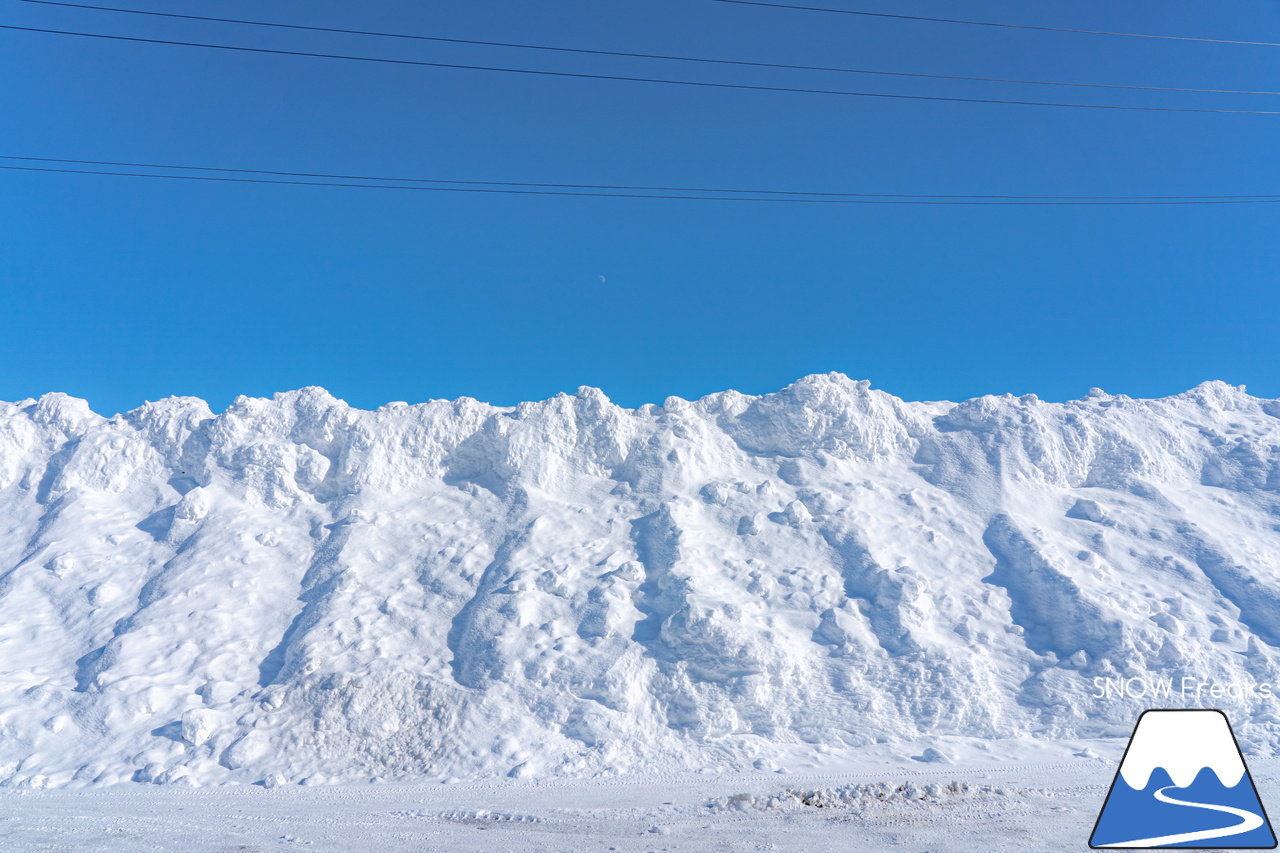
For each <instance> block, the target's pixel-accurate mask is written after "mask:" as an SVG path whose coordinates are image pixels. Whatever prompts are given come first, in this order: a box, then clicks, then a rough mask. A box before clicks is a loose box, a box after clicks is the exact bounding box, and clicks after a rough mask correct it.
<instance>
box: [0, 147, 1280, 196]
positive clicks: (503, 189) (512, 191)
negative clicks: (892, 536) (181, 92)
mask: <svg viewBox="0 0 1280 853" xmlns="http://www.w3.org/2000/svg"><path fill="white" fill-rule="evenodd" d="M18 159H30V160H36V159H37V158H18ZM58 162H89V163H92V162H94V161H58ZM150 168H207V167H162V166H156V167H150ZM0 169H4V170H10V171H20V172H52V173H57V174H67V175H104V176H110V177H121V178H161V179H167V180H187V181H206V182H218V183H246V184H272V185H280V186H306V187H347V188H352V189H389V190H417V191H421V192H460V193H486V194H505V195H539V196H574V197H583V198H632V199H634V198H648V199H660V200H663V199H665V200H679V201H737V202H779V203H790V204H914V205H969V206H992V205H996V206H1019V205H1023V206H1086V207H1087V206H1117V205H1199V204H1280V196H1207V197H1197V196H1164V197H1160V196H1149V197H1142V196H1134V197H1115V196H1112V197H1107V196H1099V197H1092V198H1090V197H1087V196H1085V197H1074V198H1073V197H1069V196H1066V197H1053V196H876V197H857V198H849V197H841V198H814V197H801V198H796V197H786V198H779V197H778V196H777V195H773V196H768V197H759V196H746V195H735V196H725V195H691V194H681V195H667V194H654V193H647V192H646V193H638V192H625V193H624V192H616V191H613V190H612V189H611V188H608V187H604V186H599V187H596V186H591V185H577V186H581V187H583V189H581V190H570V189H565V190H553V189H518V188H516V187H540V186H574V185H554V184H552V185H545V184H517V185H502V186H454V187H447V186H414V185H407V184H403V183H376V184H370V183H350V182H348V181H341V180H334V181H311V180H283V179H280V178H246V177H230V176H227V175H171V174H157V173H151V172H119V171H105V170H99V169H59V168H52V167H48V166H15V165H6V164H0ZM218 171H228V172H249V171H250V170H232V169H226V170H218ZM252 173H253V174H276V173H270V172H267V173H261V172H252ZM282 174H301V173H282ZM321 177H324V176H321ZM335 177H337V176H335ZM363 180H380V181H381V180H386V181H391V180H398V179H390V178H388V179H363ZM588 189H599V190H604V191H601V192H590V191H587V190H588ZM641 189H643V188H641ZM655 189H657V188H655ZM673 191H678V192H685V191H679V190H673ZM687 192H689V193H701V192H720V193H723V192H751V191H749V190H707V191H703V190H688V191H687ZM815 195H816V194H815ZM850 195H852V194H850Z"/></svg>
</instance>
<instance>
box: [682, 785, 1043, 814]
mask: <svg viewBox="0 0 1280 853" xmlns="http://www.w3.org/2000/svg"><path fill="white" fill-rule="evenodd" d="M1028 793H1029V792H1028V791H1025V790H1012V789H1009V788H1007V787H1002V786H998V785H980V784H977V783H970V782H957V781H954V780H953V781H951V782H949V783H947V784H943V783H941V782H926V783H923V784H920V785H917V784H916V783H915V782H912V781H910V780H908V781H907V782H904V783H902V784H898V785H895V784H892V783H889V782H876V783H872V784H868V785H842V786H840V787H837V788H813V789H809V788H788V789H786V790H785V791H780V792H778V793H777V794H772V795H769V796H759V795H757V794H749V793H744V794H734V795H732V796H728V797H717V798H715V799H713V800H711V802H709V803H707V808H708V809H710V810H711V811H713V812H723V811H733V810H737V811H748V810H757V811H776V810H779V809H783V810H787V809H790V810H794V809H806V808H807V809H841V808H843V809H860V808H861V809H865V808H866V807H867V806H879V805H907V804H912V805H915V804H922V805H930V806H935V805H941V804H945V803H952V802H957V801H962V800H973V799H984V798H991V797H1025V796H1026V795H1027V794H1028ZM1035 793H1038V794H1042V795H1043V794H1044V793H1046V792H1044V791H1037V792H1035Z"/></svg>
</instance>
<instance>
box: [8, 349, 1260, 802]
mask: <svg viewBox="0 0 1280 853" xmlns="http://www.w3.org/2000/svg"><path fill="white" fill-rule="evenodd" d="M1278 566H1280V401H1268V400H1261V399H1257V398H1254V397H1251V396H1249V395H1248V394H1247V393H1246V392H1245V390H1244V389H1243V388H1240V387H1232V386H1229V385H1226V384H1224V383H1220V382H1209V383H1205V384H1204V385H1201V386H1198V387H1197V388H1194V389H1192V390H1190V391H1188V392H1186V393H1184V394H1179V395H1176V396H1173V397H1169V398H1166V399H1161V400H1135V399H1130V398H1127V397H1124V396H1109V395H1106V394H1103V393H1101V392H1096V393H1091V394H1090V395H1089V396H1088V397H1085V398H1084V399H1081V400H1077V401H1071V402H1067V403H1061V404H1056V403H1046V402H1043V401H1040V400H1038V399H1036V398H1035V397H1034V396H1026V397H1016V398H1015V397H1011V396H1005V397H983V398H979V399H975V400H969V401H967V402H963V403H959V404H955V403H908V402H904V401H902V400H899V399H898V398H896V397H893V396H892V395H889V394H887V393H884V392H881V391H878V390H873V389H871V388H870V386H869V384H868V383H866V382H855V381H852V380H849V379H848V378H846V377H844V376H841V375H838V374H830V375H821V376H810V377H806V378H804V379H802V380H800V381H799V382H797V383H795V384H794V385H792V386H790V387H788V388H786V389H783V390H782V391H780V392H778V393H776V394H770V395H765V396H762V397H750V396H745V395H742V394H738V393H736V392H732V391H727V392H723V393H720V394H714V395H711V396H709V397H706V398H703V399H701V400H697V401H685V400H681V399H678V398H670V399H668V400H667V401H665V402H664V404H663V405H662V406H652V405H649V406H643V407H641V408H639V409H636V410H628V409H624V408H620V407H617V406H615V405H613V404H612V403H610V402H609V401H608V400H607V399H606V398H605V396H604V395H603V394H602V393H601V392H600V391H598V390H595V389H590V388H583V389H581V390H580V391H579V392H578V393H577V394H576V395H572V396H568V395H560V396H558V397H556V398H553V399H550V400H546V401H542V402H536V403H524V404H521V405H519V406H516V407H514V408H499V407H494V406H489V405H485V404H483V403H479V402H476V401H475V400H470V399H466V398H463V399H459V400H456V401H442V400H437V401H432V402H429V403H425V404H421V405H413V406H408V405H403V404H393V405H389V406H386V407H383V408H381V409H378V410H376V411H361V410H357V409H353V408H351V407H349V406H347V405H345V404H344V403H342V402H341V401H339V400H335V399H334V398H332V397H331V396H330V395H328V394H327V393H326V392H324V391H323V390H321V389H318V388H305V389H302V390H300V391H295V392H290V393H284V394H277V395H276V396H275V397H274V398H272V399H269V400H268V399H250V398H240V399H238V400H237V401H236V402H235V403H234V404H233V405H232V406H231V407H230V408H229V409H227V411H225V412H223V413H221V414H218V415H214V414H213V413H212V412H210V411H209V409H208V407H207V406H206V405H205V404H204V403H203V402H202V401H199V400H195V399H190V398H171V399H168V400H163V401H160V402H156V403H149V404H147V405H145V406H143V407H141V408H139V409H137V410H135V411H132V412H129V413H127V414H123V415H117V416H115V417H112V418H104V417H100V416H98V415H96V414H94V413H92V412H91V411H90V410H89V408H88V406H87V404H85V402H84V401H81V400H76V399H73V398H70V397H67V396H65V395H61V394H49V395H46V396H44V397H42V398H40V399H39V400H25V401H21V402H17V403H0V785H4V786H10V787H19V788H24V789H29V788H38V787H68V786H70V787H81V786H101V785H110V784H113V783H117V782H125V781H129V780H135V781H140V782H156V783H161V784H169V785H175V786H208V785H224V784H235V783H241V784H248V783H261V784H263V785H267V786H275V785H285V786H289V785H294V784H303V785H318V784H328V783H338V782H368V781H370V780H380V781H401V782H411V781H431V782H438V781H443V780H448V779H464V780H465V779H489V780H494V779H505V778H507V777H510V778H511V779H512V780H514V781H517V782H518V781H521V780H525V781H528V780H546V779H569V778H574V777H617V776H625V775H626V774H628V773H635V772H641V771H643V772H646V773H657V774H664V773H677V772H683V771H689V772H697V771H706V772H712V773H731V772H738V771H742V772H762V771H756V770H753V769H752V768H753V767H761V768H778V769H794V768H796V767H798V766H801V765H809V766H814V767H820V766H822V765H823V762H825V761H829V760H834V758H833V756H836V755H839V754H843V753H842V751H844V750H855V751H857V750H863V749H867V748H878V747H877V746H876V745H880V746H882V747H884V748H889V747H892V746H894V745H902V746H901V749H902V750H903V751H902V752H901V758H902V759H903V760H904V761H905V762H907V763H908V764H910V765H914V766H915V767H917V768H922V769H925V768H937V771H938V772H942V771H943V770H950V767H951V765H945V764H936V763H926V762H928V761H937V758H934V756H940V757H942V758H943V759H944V760H947V759H954V758H956V757H957V756H959V755H961V754H962V753H963V752H964V751H965V750H967V749H973V748H977V747H975V746H974V744H982V745H988V746H989V745H990V744H991V743H993V742H996V741H1002V740H1006V739H1018V738H1033V739H1038V740H1041V741H1052V740H1060V739H1071V738H1076V739H1096V738H1114V737H1125V736H1127V735H1128V733H1129V731H1130V730H1131V729H1132V726H1133V722H1134V720H1135V719H1136V718H1137V716H1138V713H1139V712H1140V711H1141V710H1143V709H1145V708H1147V707H1150V706H1151V705H1152V704H1153V702H1152V700H1151V699H1150V698H1140V697H1124V696H1109V697H1098V696H1096V695H1095V692H1096V690H1097V688H1096V686H1095V679H1105V678H1111V679H1121V678H1123V679H1131V678H1147V679H1160V678H1171V679H1173V680H1174V682H1175V689H1176V684H1177V683H1179V681H1178V680H1179V679H1181V678H1183V677H1190V678H1193V679H1195V680H1197V682H1199V683H1205V684H1208V683H1213V684H1237V685H1240V684H1250V685H1253V684H1264V683H1271V684H1275V683H1280V677H1278V669H1277V645H1280V569H1278ZM1154 704H1158V705H1161V706H1165V707H1179V706H1184V705H1185V706H1188V707H1221V708H1223V709H1224V710H1226V711H1228V712H1229V714H1230V716H1231V720H1232V723H1233V724H1234V726H1235V730H1236V733H1237V735H1238V736H1239V737H1240V739H1241V742H1242V745H1244V746H1245V747H1246V748H1247V749H1250V750H1253V751H1255V752H1256V751H1260V750H1261V751H1270V750H1274V749H1275V748H1276V747H1277V746H1278V745H1280V727H1278V726H1277V722H1278V719H1280V718H1277V715H1276V704H1275V699H1274V698H1272V697H1268V696H1259V695H1257V694H1253V693H1248V692H1246V693H1243V694H1240V693H1239V692H1238V693H1237V695H1235V696H1231V695H1224V696H1215V697H1213V698H1212V699H1211V698H1210V695H1209V694H1208V693H1207V692H1206V693H1205V694H1204V695H1203V696H1196V695H1190V696H1187V697H1183V696H1180V695H1178V694H1176V693H1175V694H1174V695H1173V696H1172V697H1170V698H1168V699H1162V700H1161V701H1160V702H1158V703H1154ZM931 749H932V750H933V751H932V752H930V751H929V750H931ZM996 751H998V749H997V750H996ZM912 756H920V757H922V758H925V760H924V761H914V762H913V761H911V757H912ZM777 778H782V777H781V776H779V777H777ZM775 787H778V786H775Z"/></svg>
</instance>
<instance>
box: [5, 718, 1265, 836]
mask: <svg viewBox="0 0 1280 853" xmlns="http://www.w3.org/2000/svg"><path fill="white" fill-rule="evenodd" d="M1123 745H1124V740H1123V739H1119V740H1113V739H1109V740H1106V741H1101V742H1094V743H1092V744H1083V743H1081V742H1075V743H1071V744H1065V743H1058V744H1035V743H1026V742H1018V743H1004V744H997V745H995V746H998V747H999V752H1000V755H999V756H996V755H992V754H987V755H983V756H975V757H971V758H961V759H958V760H957V761H956V762H955V763H954V764H952V765H948V766H946V767H945V768H940V767H935V766H925V765H922V764H920V763H919V762H914V761H912V760H911V759H910V758H909V757H904V752H907V751H910V750H901V749H891V748H886V747H871V748H867V749H865V750H860V751H858V752H857V754H856V755H838V756H830V757H829V762H828V766H826V767H825V768H823V769H821V770H819V771H815V769H814V768H799V769H798V770H797V771H795V772H791V773H786V774H780V773H776V772H759V771H752V772H738V773H726V774H694V773H678V774H672V775H665V774H632V775H627V776H624V777H620V778H616V779H612V780H607V781H602V780H589V779H578V780H573V779H559V780H543V781H538V780H513V779H502V780H489V781H484V782H465V783H463V782H459V783H455V784H448V785H443V784H434V785H395V784H387V785H358V786H357V785H340V786H324V787H303V786H286V787H279V788H274V789H264V788H262V787H261V786H253V785H246V786H222V787H216V788H201V789H191V788H183V787H177V786H164V787H159V788H157V787H155V786H143V785H124V786H115V787H110V788H87V789H81V790H73V789H59V790H35V791H32V790H23V791H8V792H0V849H3V850H15V851H17V850H22V851H36V850H40V851H91V850H92V851H108V853H110V851H153V850H154V851H174V853H205V851H208V853H214V851H217V853H222V851H237V850H246V851H264V850H273V851H274V850H314V851H317V853H319V851H334V853H349V851H353V850H378V851H385V853H395V851H406V853H408V851H458V853H466V851H477V853H478V851H493V850H502V851H610V850H614V851H620V853H641V851H654V853H658V851H672V853H674V851H689V853H694V851H756V850H804V851H826V850H831V851H849V850H858V851H868V853H878V851H902V850H906V851H916V853H920V851H928V852H929V853H960V851H964V853H973V851H983V853H1002V852H1003V851H1008V853H1026V851H1028V850H1045V851H1049V850H1082V849H1086V846H1087V844H1088V839H1089V834H1090V832H1091V831H1092V829H1093V823H1094V820H1095V818H1096V817H1097V813H1098V810H1099V809H1100V808H1101V806H1102V801H1103V799H1104V797H1105V796H1106V790H1107V786H1108V785H1109V784H1110V783H1111V779H1112V776H1113V775H1114V774H1115V771H1116V764H1117V762H1118V760H1119V756H1120V752H1121V751H1122V749H1123ZM1086 748H1087V749H1090V750H1091V751H1092V752H1093V753H1095V754H1096V755H1097V757H1093V758H1089V757H1080V756H1079V755H1077V754H1076V753H1080V752H1082V751H1083V750H1084V749H1086ZM1251 770H1252V772H1253V775H1254V778H1255V779H1256V780H1257V781H1258V782H1259V789H1260V791H1261V793H1262V796H1263V798H1264V799H1266V798H1268V797H1270V798H1271V799H1273V800H1274V799H1276V797H1277V795H1280V761H1277V760H1275V759H1256V760H1255V761H1254V762H1252V767H1251Z"/></svg>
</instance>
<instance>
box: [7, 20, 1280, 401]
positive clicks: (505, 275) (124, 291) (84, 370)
mask: <svg viewBox="0 0 1280 853" xmlns="http://www.w3.org/2000/svg"><path fill="white" fill-rule="evenodd" d="M88 1H89V2H92V0H88ZM133 2H134V0H116V3H118V4H121V5H127V4H132V3H133ZM137 3H138V4H139V5H136V6H132V7H133V8H151V9H163V10H165V11H179V12H189V13H193V14H205V15H219V16H232V17H248V18H256V19H265V20H274V21H282V22H289V23H303V24H315V25H321V26H331V27H343V28H356V29H377V30H390V31H396V32H405V33H417V34H424V35H435V36H447V37H455V38H463V39H482V40H496V41H518V42H526V43H535V44H547V45H558V46H568V47H582V48H595V49H604V50H622V51H634V52H646V53H650V52H651V53H672V54H680V55H688V56H704V57H717V58H729V59H747V60H756V61H767V62H780V63H793V64H806V65H836V66H853V67H862V68H872V69H884V70H895V71H912V72H924V73H934V74H958V75H977V76H995V77H1015V78H1034V79H1045V80H1063V81H1078V82H1097V83H1122V84H1131V85H1144V86H1176V87H1196V88H1226V89H1280V47H1258V46H1242V45H1228V44H1205V43H1196V42H1181V41H1160V40H1143V39H1133V38H1119V37H1113V36H1088V35H1077V34H1068V33H1055V32H1038V31H1029V30H1015V29H1001V28H993V27H970V26H959V25H951V24H940V23H923V22H911V21H902V20H889V19H874V18H866V17H855V16H845V15H828V14H819V13H802V12H793V11H783V10H777V9H765V8H753V7H748V6H743V5H730V4H727V3H718V2H713V0H644V2H636V1H635V0H632V2H603V3H602V2H598V0H542V2H538V3H530V2H527V0H466V1H465V2H462V0H449V2H433V3H412V2H403V1H402V2H370V3H339V2H333V0H310V1H309V2H301V0H271V2H248V0H221V1H220V2H216V3H215V2H211V0H203V2H201V1H200V0H175V2H169V3H157V2H154V0H137ZM109 5H110V4H109ZM810 5H832V6H841V7H843V8H848V9H867V10H880V11H889V12H896V13H905V14H917V15H932V16H943V17H962V18H977V19H985V20H995V21H1008V22H1014V23H1027V24H1040V25H1046V26H1058V27H1073V28H1084V29H1102V30H1124V31H1133V32H1143V33H1165V34H1170V35H1191V36H1199V37H1209V38H1222V39H1246V40H1255V41H1257V40H1260V41H1273V42H1280V3H1277V2H1276V1H1275V0H1230V2H1220V3H1205V2H1202V0H1196V2H1190V0H1158V1H1157V0H1123V2H1115V0H1106V2H1103V0H1080V2H1075V3H1040V4H1026V3H1020V2H1012V0H899V2H889V0H829V2H828V0H824V2H822V3H817V2H814V3H811V4H810ZM0 24H9V25H20V26H28V27H42V28H52V29H68V30H82V31H93V32H103V33H117V34H129V35H141V36H146V37H150V38H162V39H174V40H187V41H215V42H221V43H226V44H240V45H251V46H260V47H274V48H282V49H287V50H300V51H313V52H336V53H355V54H364V55H370V56H385V57H400V58H406V59H417V60H427V61H439V62H452V63H463V64H467V63H470V64H496V65H508V66H518V67H524V68H538V69H549V70H563V71H585V72H589V73H603V74H621V75H637V76H654V77H659V76H666V77H671V78H682V79H697V80H708V81H722V82H743V83H751V84H761V85H775V86H790V87H815V88H834V89H850V90H862V91H877V92H899V93H910V94H938V95H948V96H960V97H979V98H983V97H994V98H1007V99H1030V100H1064V101H1077V102H1093V103H1112V104H1149V105H1161V106H1196V107H1215V108H1228V109H1233V108H1235V109H1261V110H1273V109H1280V97H1277V96H1265V95H1262V96H1254V95H1194V94H1176V93H1161V92H1129V91H1108V90H1100V89H1078V88H1069V87H1041V86H1025V85H1007V84H987V83H960V82H949V81H929V80H912V79H905V78H900V79H893V78H876V77H865V76H861V75H848V74H831V73H818V72H802V71H789V70H764V69H746V68H732V67H720V68H712V67H699V66H695V65H688V64H684V63H675V62H658V61H652V60H638V59H637V60H624V59H617V58H609V57H583V56H573V55H563V54H546V53H538V52H533V51H527V50H515V49H501V48H481V47H474V46H459V45H441V44H434V43H429V42H401V41H395V40H387V39H378V38H371V37H360V36H348V35H336V34H327V35H326V34H320V33H308V32H285V31H272V30H265V31H264V30H261V29H258V28H253V27H242V26H232V25H226V24H214V23H198V22H189V21H176V20H158V19H151V18H141V17H138V16H131V15H121V14H111V13H106V12H94V11H86V10H76V9H65V8H53V7H42V6H34V5H31V4H27V3H23V2H19V0H0ZM1278 140H1280V116H1265V115H1223V114H1197V113H1173V112H1167V113H1162V112H1121V111H1114V112H1111V111H1100V110H1098V111H1095V110H1080V109H1058V108H1048V107H1034V106H1008V105H986V104H972V103H938V102H927V101H904V100H889V99H868V98H850V97H833V96H823V95H805V94H794V93H779V92H762V91H742V90H730V89H707V88H693V87H677V86H662V85H655V84H645V83H635V82H618V81H602V80H581V79H567V78H550V77H535V76H525V75H513V74H500V73H492V72H482V71H467V70H457V69H434V68H421V67H406V66H391V65H374V64H368V63H355V62H344V61H337V60H331V59H318V58H304V57H288V56H275V55H265V54H246V53H229V52H222V51H213V50H207V49H202V48H193V47H179V46H170V45H151V44H137V43H126V42H107V41H97V40H91V39H83V38H74V37H70V36H62V35H49V34H38V33H29V32H16V31H3V30H0V154H4V155H18V156H28V157H61V158H77V159H92V160H121V161H136V162H154V163H168V164H193V165H203V166H222V167H233V168H244V169H278V170H292V171H310V172H322V173H344V174H351V173H357V174H372V175H392V176H395V175H403V176H412V177H426V178H446V179H464V180H496V181H507V180H510V181H524V182H531V181H532V182H552V183H585V184H627V185H632V184H634V185H664V186H707V187H730V188H764V189H783V190H813V191H836V192H872V193H943V194H946V193H957V194H962V193H963V194H1014V195H1202V194H1264V193H1280V158H1278V157H1277V141H1278ZM3 162H11V161H3ZM1277 226H1280V205H1212V206H1184V207H1158V206H1132V207H1082V206H1073V207H960V206H952V207H925V206H879V205H869V206H848V205H817V204H813V205H783V204H751V203H726V202H715V201H674V200H665V201H664V200H653V199H620V198H612V199H589V198H557V197H546V196H518V195H481V194H462V193H418V192H400V191H379V190H368V189H346V188H320V187H282V186H262V185H250V184H235V183H198V182H189V181H176V180H150V179H140V178H121V177H101V176H87V175H56V174H41V173H35V172H28V173H24V172H14V171H0V399H7V400H15V399H21V398H23V397H28V396H37V395H39V394H41V393H44V392H46V391H53V390H57V391H66V392H68V393H71V394H75V395H77V396H82V397H86V398H88V399H89V401H90V403H91V404H92V405H93V406H94V408H95V409H96V410H97V411H100V412H102V413H105V414H110V413H113V412H116V411H123V410H126V409H129V408H132V407H134V406H137V405H139V404H140V403H142V402H143V401H144V400H149V399H157V398H160V397H164V396H168V395H171V394H184V395H195V396H200V397H204V398H206V399H208V400H209V401H210V403H211V405H213V406H214V408H215V409H221V408H223V407H225V406H226V405H227V404H228V403H229V402H230V401H231V400H232V399H233V398H234V397H235V396H236V395H238V394H249V395H268V394H270V393H272V392H274V391H281V390H288V389H292V388H296V387H299V386H303V385H323V386H325V387H326V388H328V389H330V391H332V392H333V393H334V394H335V395H337V396H340V397H342V398H344V399H346V400H347V401H348V402H350V403H352V404H354V405H359V406H363V407H373V406H378V405H380V404H382V403H384V402H387V401H391V400H407V401H410V402H417V401H422V400H426V399H431V398H439V397H456V396H460V395H468V396H472V397H477V398H479V399H482V400H486V401H490V402H494V403H499V404H511V403H514V402H517V401H520V400H525V399H542V398H545V397H548V396H551V395H553V394H555V393H557V392H559V391H569V392H572V391H573V390H574V389H576V388H577V387H578V386H579V385H595V386H599V387H601V388H603V389H604V391H605V392H606V393H607V394H608V395H609V396H610V397H611V398H612V399H614V400H615V401H617V402H619V403H622V404H624V405H628V406H635V405H639V404H641V403H645V402H661V401H662V399H663V398H665V397H666V396H668V395H672V394H675V395H679V396H683V397H687V398H693V397H698V396H701V395H703V394H706V393H710V392H713V391H717V390H723V389H726V388H736V389H738V390H740V391H743V392H746V393H763V392H768V391H772V390H776V389H778V388H780V387H782V386H783V385H785V384H787V383H789V382H791V381H793V380H794V379H796V378H798V377H799V376H801V375H803V374H806V373H813V372H826V371H832V370H835V371H841V372H843V373H846V374H848V375H850V376H852V377H854V378H865V379H870V380H871V381H872V383H873V385H874V386H875V387H879V388H883V389H885V390H887V391H890V392H892V393H895V394H897V395H899V396H902V397H905V398H907V399H963V398H967V397H971V396H975V395H979V394H987V393H1006V392H1012V393H1015V394H1023V393H1028V392H1034V393H1036V394H1038V395H1040V396H1041V397H1044V398H1046V399H1055V400H1061V399H1068V398H1073V397H1078V396H1081V395H1083V394H1084V393H1085V392H1087V391H1088V389H1089V388H1090V387H1091V386H1099V387H1102V388H1103V389H1105V390H1107V391H1110V392H1112V393H1125V394H1130V395H1133V396H1162V395H1166V394H1170V393H1176V392H1178V391H1181V390H1185V389H1186V388H1188V387H1190V386H1192V385H1194V384H1195V383H1197V382H1200V381H1203V380H1205V379H1223V380H1226V381H1228V382H1231V383H1233V384H1241V383H1243V384H1247V385H1248V386H1249V388H1250V390H1251V391H1252V392H1253V393H1255V394H1258V395H1260V396H1268V397H1278V396H1280V371H1278V370H1277V364H1280V334H1277V319H1278V314H1280V286H1278V285H1280V277H1278V275H1277V274H1278V273H1280V229H1278V227H1277Z"/></svg>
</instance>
